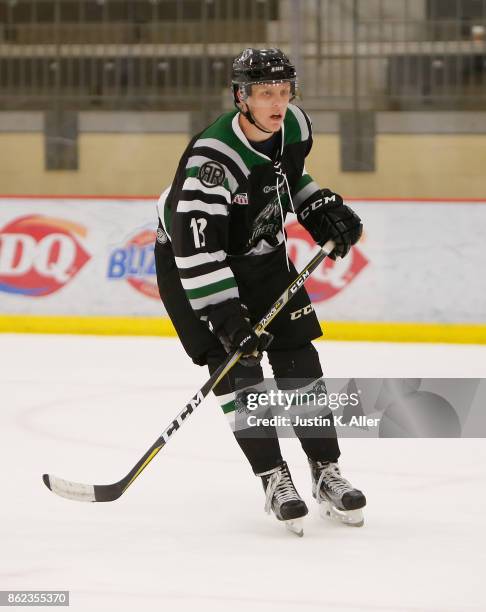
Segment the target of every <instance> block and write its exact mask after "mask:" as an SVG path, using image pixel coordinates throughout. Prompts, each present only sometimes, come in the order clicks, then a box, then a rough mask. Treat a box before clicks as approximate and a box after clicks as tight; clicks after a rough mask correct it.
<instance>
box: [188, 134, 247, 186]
mask: <svg viewBox="0 0 486 612" xmlns="http://www.w3.org/2000/svg"><path fill="white" fill-rule="evenodd" d="M197 147H209V148H210V149H214V150H215V151H219V152H220V153H223V155H226V157H228V158H229V159H231V161H233V162H234V163H235V164H236V165H237V166H238V167H239V169H240V170H241V171H242V172H243V174H244V175H245V177H246V178H248V176H249V175H250V171H249V170H248V168H247V167H246V164H245V162H244V161H243V158H242V157H241V156H240V155H239V154H238V153H237V152H236V151H235V150H234V149H232V148H231V147H229V146H228V145H227V144H225V143H224V142H221V141H220V140H217V139H216V138H200V139H199V140H196V142H195V143H194V146H193V148H194V149H196V148H197Z"/></svg>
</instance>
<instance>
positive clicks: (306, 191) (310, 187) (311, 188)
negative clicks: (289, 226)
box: [294, 181, 321, 209]
mask: <svg viewBox="0 0 486 612" xmlns="http://www.w3.org/2000/svg"><path fill="white" fill-rule="evenodd" d="M315 192H317V194H318V195H320V193H321V192H320V189H319V185H318V184H317V183H315V182H314V181H311V182H310V183H307V185H306V186H305V187H302V189H301V190H300V191H298V192H297V193H296V194H295V195H294V206H295V208H296V209H297V208H298V207H299V206H300V205H301V204H302V202H305V200H307V198H308V197H309V196H311V195H312V194H313V193H315Z"/></svg>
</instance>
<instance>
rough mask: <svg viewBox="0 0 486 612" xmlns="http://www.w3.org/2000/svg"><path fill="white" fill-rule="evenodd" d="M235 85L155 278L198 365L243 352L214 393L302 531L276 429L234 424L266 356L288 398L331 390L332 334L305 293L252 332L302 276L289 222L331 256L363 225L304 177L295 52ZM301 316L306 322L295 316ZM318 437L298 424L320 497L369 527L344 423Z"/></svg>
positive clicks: (250, 59) (180, 193)
mask: <svg viewBox="0 0 486 612" xmlns="http://www.w3.org/2000/svg"><path fill="white" fill-rule="evenodd" d="M232 90H233V96H234V102H235V106H236V110H233V111H231V112H228V113H225V114H223V115H221V116H220V117H219V118H218V119H217V120H216V121H215V122H214V123H213V124H211V125H210V126H209V127H207V128H206V129H205V130H204V131H203V132H201V133H200V134H198V135H197V136H195V137H194V138H193V139H192V140H191V141H190V143H189V145H188V146H187V148H186V150H185V152H184V154H183V155H182V158H181V160H180V162H179V166H178V169H177V172H176V175H175V178H174V181H173V183H172V185H171V187H170V188H169V189H167V190H166V191H165V192H164V193H163V194H162V196H161V198H160V200H159V204H158V211H159V220H160V223H159V228H158V231H157V240H156V244H155V257H156V268H157V282H158V286H159V292H160V296H161V299H162V301H163V303H164V305H165V308H166V310H167V312H168V314H169V316H170V318H171V320H172V322H173V324H174V327H175V329H176V330H177V333H178V335H179V338H180V340H181V342H182V344H183V346H184V348H185V350H186V352H187V353H188V355H189V356H190V357H191V358H192V360H193V361H194V363H196V364H198V365H206V364H207V365H208V367H209V370H210V372H213V371H214V370H215V369H216V368H217V367H218V366H219V365H220V363H221V362H222V361H223V360H224V359H225V357H226V354H227V352H230V351H234V350H236V349H239V350H240V351H241V352H242V354H243V355H242V358H241V359H240V360H239V362H238V363H237V364H236V366H235V367H233V369H232V370H231V371H230V373H229V374H228V375H227V376H226V377H225V379H223V381H221V383H220V384H219V385H218V386H217V387H216V389H215V395H216V396H217V398H218V400H219V402H220V404H221V407H222V409H223V412H224V413H225V415H227V416H228V417H229V419H230V421H231V423H232V424H233V428H234V434H235V437H236V440H237V442H238V444H239V445H240V447H241V449H242V451H243V452H244V454H245V455H246V457H247V459H248V460H249V462H250V464H251V467H252V469H253V471H254V473H255V474H256V475H257V476H259V477H261V479H262V483H263V487H264V490H265V494H266V504H265V508H266V510H267V511H270V509H271V510H273V512H274V514H275V516H276V517H277V518H278V519H279V520H282V521H285V522H286V523H287V526H288V527H289V528H290V529H291V530H293V531H295V532H296V533H298V534H299V535H302V524H301V520H300V519H302V517H303V516H305V515H306V514H307V512H308V509H307V506H306V504H305V502H304V501H303V500H302V498H301V497H300V496H299V494H298V493H297V491H296V489H295V486H294V484H293V482H292V478H291V475H290V471H289V468H288V466H287V464H286V463H285V461H284V460H283V459H282V456H281V453H280V446H279V442H278V437H277V435H276V430H275V428H274V427H270V426H258V427H254V428H252V431H251V432H250V431H249V429H248V430H245V429H243V430H241V429H235V426H234V423H235V418H234V417H235V412H237V410H238V408H237V407H238V406H239V405H241V402H242V401H244V397H245V391H248V389H249V388H251V390H255V389H256V390H257V391H258V390H262V389H263V387H262V386H261V385H262V384H263V382H262V381H263V372H262V369H261V366H260V364H259V361H260V359H261V354H262V352H263V351H264V350H266V352H267V355H268V359H269V362H270V365H271V367H272V369H273V373H274V377H275V379H276V381H277V385H278V387H279V388H280V389H295V381H296V380H297V381H298V380H302V379H305V380H306V385H305V388H302V389H301V390H303V391H309V390H313V389H314V390H315V389H322V388H324V389H325V386H324V382H323V380H322V370H321V366H320V363H319V357H318V353H317V351H316V349H315V348H314V346H313V345H312V340H314V339H316V338H318V337H319V336H321V334H322V332H321V329H320V325H319V322H318V320H317V317H316V315H315V312H314V311H313V309H312V306H310V299H309V297H308V295H307V293H306V291H305V289H301V290H300V291H299V293H298V294H297V295H296V296H295V297H294V299H293V300H292V302H291V303H290V304H288V305H287V307H285V308H284V309H283V310H282V312H281V313H280V314H279V315H278V316H277V317H276V318H275V319H274V320H273V321H272V323H271V324H270V326H269V328H268V331H269V332H270V334H271V336H270V335H269V334H263V335H262V336H260V337H257V336H256V335H255V334H254V332H253V330H252V325H254V324H255V323H256V322H258V320H259V319H260V318H261V317H262V316H263V315H264V314H265V313H266V311H267V310H268V309H269V307H270V306H271V305H272V303H273V302H274V301H275V300H276V299H277V298H278V297H279V295H280V294H281V293H282V292H283V290H284V289H285V288H286V287H287V286H288V285H289V284H290V283H291V282H292V281H293V280H294V278H295V277H296V276H297V272H296V270H295V268H294V266H293V265H292V262H291V261H289V258H288V254H287V245H286V235H285V231H284V221H285V216H286V213H287V212H289V211H290V212H295V213H296V214H297V218H298V220H299V221H300V223H301V224H302V225H303V226H304V227H305V228H306V229H307V230H308V231H309V232H310V234H311V235H312V237H313V238H314V240H315V241H316V242H317V243H319V244H320V245H323V244H324V243H325V242H326V241H327V240H329V239H332V240H333V241H334V242H335V244H336V247H335V249H334V250H333V252H332V254H331V257H332V258H334V259H335V258H336V257H345V256H346V254H347V253H348V252H349V249H350V248H351V246H352V245H353V244H355V243H356V242H357V241H358V240H359V238H360V236H361V232H362V225H361V221H360V219H359V217H358V216H357V215H356V214H355V213H354V212H353V211H352V210H351V209H350V208H348V207H347V206H346V205H345V204H344V203H343V200H342V198H341V197H340V196H339V195H338V194H336V193H333V192H332V191H330V190H329V189H324V190H322V191H321V190H320V189H319V187H318V186H317V185H316V183H315V182H314V181H313V180H312V178H311V177H310V176H309V175H308V174H307V172H306V170H305V167H304V161H305V158H306V156H307V155H308V154H309V152H310V150H311V147H312V128H311V123H310V120H309V118H308V116H307V115H306V113H305V112H304V111H303V110H302V109H300V108H299V107H298V106H295V105H293V104H291V102H292V100H293V99H294V96H295V93H296V74H295V68H294V66H293V65H292V64H291V62H290V61H289V59H288V58H287V57H286V55H285V54H284V53H282V52H281V51H280V50H279V49H260V50H258V49H245V50H244V51H243V52H242V53H241V55H240V56H239V57H237V58H236V59H235V60H234V63H233V74H232ZM298 309H306V310H305V312H306V313H308V314H306V316H301V317H298V318H295V317H293V318H292V317H291V312H293V311H296V310H298ZM272 337H273V339H272V340H271V338H272ZM270 340H271V342H270ZM248 381H251V385H249V383H248ZM309 381H310V384H309ZM311 429H313V430H312V431H309V428H304V427H297V426H296V427H294V430H295V433H296V435H297V436H298V437H299V440H300V443H301V445H302V448H303V450H304V452H305V453H306V455H307V457H308V461H309V465H310V472H311V478H312V486H313V495H314V497H315V498H316V499H317V501H318V502H323V503H324V504H325V505H326V507H327V510H328V513H331V514H333V515H335V516H337V517H338V518H340V519H341V520H342V521H343V522H345V523H347V524H352V525H362V524H363V518H362V512H361V508H363V507H364V505H365V504H366V500H365V497H364V495H363V494H362V493H361V491H359V490H357V489H355V488H354V487H353V486H352V485H351V484H350V483H349V482H348V481H347V480H345V479H344V478H343V477H342V476H341V473H340V470H339V466H338V463H337V462H338V458H339V456H340V450H339V445H338V442H337V438H336V431H335V429H334V425H332V424H330V425H328V426H324V427H322V426H321V427H314V428H311ZM304 430H305V431H304Z"/></svg>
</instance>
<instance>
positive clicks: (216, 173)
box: [197, 161, 225, 187]
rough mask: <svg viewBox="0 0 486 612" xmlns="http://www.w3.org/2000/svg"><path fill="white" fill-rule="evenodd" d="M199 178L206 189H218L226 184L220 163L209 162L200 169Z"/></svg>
mask: <svg viewBox="0 0 486 612" xmlns="http://www.w3.org/2000/svg"><path fill="white" fill-rule="evenodd" d="M197 178H198V179H199V180H200V181H201V183H202V184H203V185H204V187H218V186H219V185H222V184H223V183H224V179H225V173H224V168H223V166H222V165H221V164H218V162H215V161H208V162H206V163H205V164H203V165H202V166H201V167H200V168H199V173H198V175H197Z"/></svg>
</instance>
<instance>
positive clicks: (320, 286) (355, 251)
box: [285, 221, 368, 302]
mask: <svg viewBox="0 0 486 612" xmlns="http://www.w3.org/2000/svg"><path fill="white" fill-rule="evenodd" d="M285 229H286V230H287V236H288V243H289V254H290V258H291V259H292V261H293V263H294V265H295V267H296V268H297V270H301V269H302V268H303V267H304V266H305V264H306V263H308V262H309V260H310V259H311V257H312V252H313V251H314V249H315V247H316V244H315V242H314V240H313V239H312V238H311V236H310V235H309V233H308V232H307V231H306V230H305V228H303V227H302V225H300V223H298V222H297V221H294V222H292V223H289V224H288V225H286V226H285ZM367 265H368V259H367V258H366V257H365V256H364V255H363V253H362V252H361V251H360V249H359V248H358V247H357V246H354V247H352V249H351V251H350V252H349V253H348V254H347V255H346V257H345V258H344V259H338V260H337V261H333V260H332V259H329V257H326V259H325V260H324V261H323V262H322V263H321V265H320V266H319V267H318V268H317V269H316V270H315V271H314V272H313V273H312V274H311V276H310V278H309V279H308V280H307V281H306V283H305V286H306V289H307V292H308V294H309V297H310V299H311V300H312V301H313V302H323V301H325V300H329V299H330V298H332V297H334V296H335V295H336V294H337V293H339V292H340V291H342V290H343V289H345V288H346V287H347V286H348V285H349V284H350V283H351V282H352V281H353V280H354V278H356V276H357V275H358V274H360V272H361V271H362V270H363V268H365V267H366V266H367Z"/></svg>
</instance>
